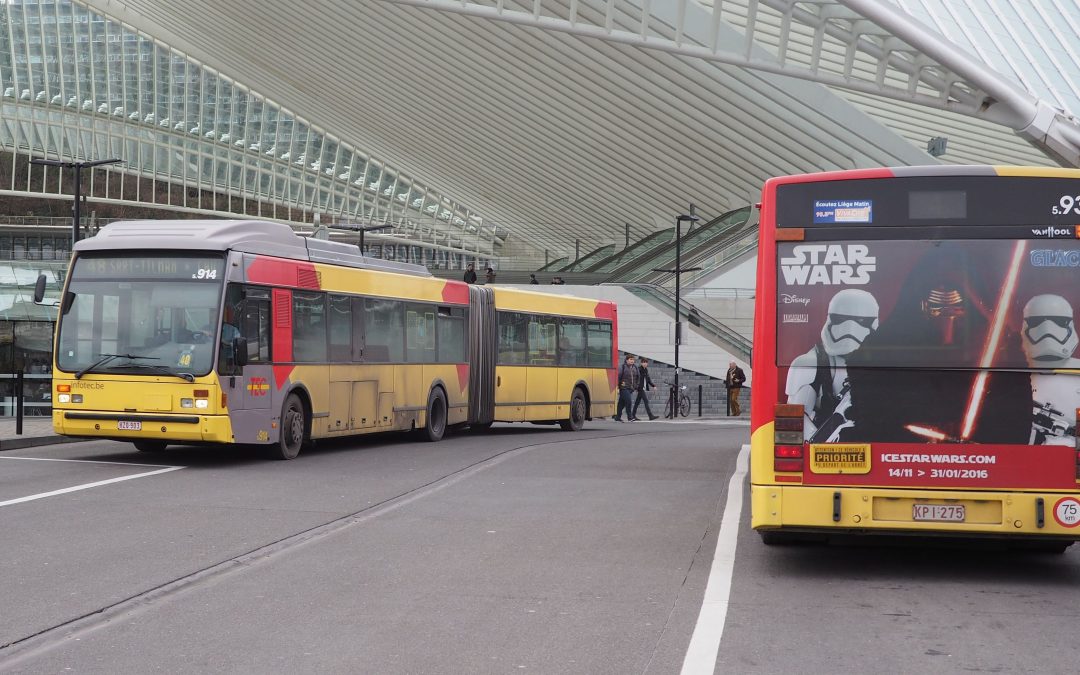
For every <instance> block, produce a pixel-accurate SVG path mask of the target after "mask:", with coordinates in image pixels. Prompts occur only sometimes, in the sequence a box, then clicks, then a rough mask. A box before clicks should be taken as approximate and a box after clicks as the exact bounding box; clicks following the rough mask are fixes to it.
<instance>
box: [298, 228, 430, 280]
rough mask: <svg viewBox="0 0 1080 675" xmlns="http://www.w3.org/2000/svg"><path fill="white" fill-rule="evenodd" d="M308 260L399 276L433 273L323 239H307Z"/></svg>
mask: <svg viewBox="0 0 1080 675" xmlns="http://www.w3.org/2000/svg"><path fill="white" fill-rule="evenodd" d="M303 241H304V242H305V243H306V244H307V250H308V259H309V260H311V262H317V263H329V264H331V265H344V266H346V267H357V268H359V269H368V270H380V271H382V272H397V273H398V274H411V275H413V276H419V277H430V276H431V272H429V271H428V269H427V268H426V267H424V266H423V265H412V264H410V263H403V262H395V261H393V260H380V259H378V258H370V257H368V256H366V255H361V254H360V249H359V248H357V247H356V246H353V245H352V244H345V243H342V242H339V241H324V240H322V239H311V238H310V237H309V238H306V239H304V240H303Z"/></svg>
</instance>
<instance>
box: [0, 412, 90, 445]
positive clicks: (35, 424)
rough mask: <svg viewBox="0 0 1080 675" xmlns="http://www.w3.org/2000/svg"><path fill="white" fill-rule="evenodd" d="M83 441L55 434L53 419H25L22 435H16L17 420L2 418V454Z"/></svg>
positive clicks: (0, 418)
mask: <svg viewBox="0 0 1080 675" xmlns="http://www.w3.org/2000/svg"><path fill="white" fill-rule="evenodd" d="M78 440H82V439H77V438H65V437H64V436H57V435H56V434H54V433H53V426H52V417H51V416H50V417H24V418H23V428H22V435H21V436H16V435H15V418H14V417H0V452H2V451H4V450H18V449H20V448H30V447H33V446H35V445H48V444H50V443H70V442H72V441H78Z"/></svg>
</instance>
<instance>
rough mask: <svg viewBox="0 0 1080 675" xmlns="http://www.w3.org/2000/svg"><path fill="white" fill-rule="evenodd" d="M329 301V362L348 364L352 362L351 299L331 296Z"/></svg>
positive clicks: (343, 296)
mask: <svg viewBox="0 0 1080 675" xmlns="http://www.w3.org/2000/svg"><path fill="white" fill-rule="evenodd" d="M329 301H330V304H329V309H328V311H329V324H330V326H329V330H330V360H331V361H333V362H334V363H348V362H350V361H352V346H353V317H352V298H350V297H348V296H345V295H331V296H330V297H329Z"/></svg>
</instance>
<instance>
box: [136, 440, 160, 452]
mask: <svg viewBox="0 0 1080 675" xmlns="http://www.w3.org/2000/svg"><path fill="white" fill-rule="evenodd" d="M131 444H132V445H134V446H135V449H136V450H138V451H139V452H162V451H163V450H165V448H167V447H168V443H166V442H165V441H132V443H131Z"/></svg>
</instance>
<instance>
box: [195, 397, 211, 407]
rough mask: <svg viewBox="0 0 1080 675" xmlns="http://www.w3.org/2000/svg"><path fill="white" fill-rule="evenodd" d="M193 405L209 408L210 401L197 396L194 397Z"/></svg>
mask: <svg viewBox="0 0 1080 675" xmlns="http://www.w3.org/2000/svg"><path fill="white" fill-rule="evenodd" d="M195 407H196V408H209V407H210V401H208V400H207V399H205V398H197V399H195Z"/></svg>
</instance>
